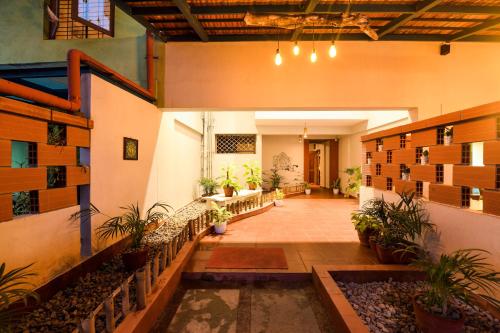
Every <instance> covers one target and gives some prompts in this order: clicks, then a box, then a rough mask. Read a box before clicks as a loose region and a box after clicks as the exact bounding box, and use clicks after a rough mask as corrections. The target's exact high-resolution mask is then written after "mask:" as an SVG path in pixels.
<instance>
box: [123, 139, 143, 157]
mask: <svg viewBox="0 0 500 333" xmlns="http://www.w3.org/2000/svg"><path fill="white" fill-rule="evenodd" d="M123 159H124V160H135V161H136V160H138V159H139V140H136V139H131V138H123Z"/></svg>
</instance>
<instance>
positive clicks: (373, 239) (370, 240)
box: [368, 236, 377, 253]
mask: <svg viewBox="0 0 500 333" xmlns="http://www.w3.org/2000/svg"><path fill="white" fill-rule="evenodd" d="M368 244H369V245H370V249H371V250H372V251H373V252H374V253H377V238H376V237H375V236H369V237H368Z"/></svg>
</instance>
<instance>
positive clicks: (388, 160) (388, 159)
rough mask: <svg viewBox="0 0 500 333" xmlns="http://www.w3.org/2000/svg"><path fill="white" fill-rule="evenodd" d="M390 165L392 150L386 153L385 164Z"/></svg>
mask: <svg viewBox="0 0 500 333" xmlns="http://www.w3.org/2000/svg"><path fill="white" fill-rule="evenodd" d="M391 163H392V150H388V151H387V164H391Z"/></svg>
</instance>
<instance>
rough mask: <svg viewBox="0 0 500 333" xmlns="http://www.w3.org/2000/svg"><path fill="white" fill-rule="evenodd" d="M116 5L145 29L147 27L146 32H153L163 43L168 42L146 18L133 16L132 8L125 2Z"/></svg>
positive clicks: (118, 2) (119, 1)
mask: <svg viewBox="0 0 500 333" xmlns="http://www.w3.org/2000/svg"><path fill="white" fill-rule="evenodd" d="M115 4H116V6H117V7H118V8H120V9H121V10H122V11H124V12H125V13H126V14H127V15H129V16H132V18H134V20H136V21H137V22H139V23H140V24H141V25H142V26H143V27H145V28H146V30H148V31H151V32H152V33H153V34H154V35H155V36H156V37H158V38H159V39H161V40H162V41H163V42H166V41H167V38H166V36H164V35H163V33H162V32H161V31H160V30H158V29H156V28H155V27H154V26H153V25H152V24H151V23H150V22H149V21H148V20H146V19H145V18H144V17H141V16H134V15H133V14H132V8H131V7H130V6H129V5H127V4H126V3H125V2H123V1H122V0H116V1H115Z"/></svg>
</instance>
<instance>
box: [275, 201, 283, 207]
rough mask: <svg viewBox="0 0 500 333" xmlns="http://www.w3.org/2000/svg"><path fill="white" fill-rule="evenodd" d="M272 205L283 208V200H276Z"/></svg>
mask: <svg viewBox="0 0 500 333" xmlns="http://www.w3.org/2000/svg"><path fill="white" fill-rule="evenodd" d="M274 205H275V206H276V207H281V206H283V200H281V199H276V200H274Z"/></svg>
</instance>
